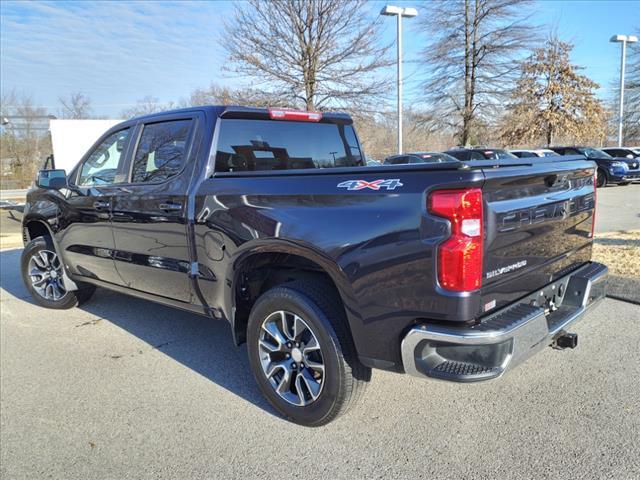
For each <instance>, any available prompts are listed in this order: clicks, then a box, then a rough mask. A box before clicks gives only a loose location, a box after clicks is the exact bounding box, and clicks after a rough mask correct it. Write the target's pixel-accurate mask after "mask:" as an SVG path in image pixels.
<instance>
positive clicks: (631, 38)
mask: <svg viewBox="0 0 640 480" xmlns="http://www.w3.org/2000/svg"><path fill="white" fill-rule="evenodd" d="M609 41H610V42H613V43H621V44H622V54H621V57H620V107H619V110H618V146H619V147H621V146H622V123H623V119H624V64H625V57H626V54H627V43H636V42H637V41H638V37H636V36H635V35H614V36H613V37H611V38H610V39H609Z"/></svg>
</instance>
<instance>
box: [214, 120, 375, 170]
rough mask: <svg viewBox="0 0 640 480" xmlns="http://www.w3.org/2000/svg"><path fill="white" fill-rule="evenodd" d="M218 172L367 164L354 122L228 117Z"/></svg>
mask: <svg viewBox="0 0 640 480" xmlns="http://www.w3.org/2000/svg"><path fill="white" fill-rule="evenodd" d="M220 122H221V124H220V132H219V136H218V146H217V152H216V172H247V171H249V172H257V171H268V170H291V169H310V168H334V167H356V166H364V162H363V160H362V155H361V152H360V147H359V145H358V141H357V139H356V135H355V132H354V131H353V127H352V126H351V125H335V124H332V123H307V122H287V121H274V120H246V119H224V120H221V121H220Z"/></svg>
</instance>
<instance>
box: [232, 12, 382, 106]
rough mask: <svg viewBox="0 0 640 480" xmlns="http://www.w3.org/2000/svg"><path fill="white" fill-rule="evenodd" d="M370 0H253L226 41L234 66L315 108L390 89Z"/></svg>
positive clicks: (290, 98) (263, 85)
mask: <svg viewBox="0 0 640 480" xmlns="http://www.w3.org/2000/svg"><path fill="white" fill-rule="evenodd" d="M367 10H369V8H368V7H367V6H366V2H365V0H271V1H264V0H249V1H248V2H246V3H243V4H238V7H237V10H236V13H235V16H234V19H233V20H232V21H231V22H230V23H229V24H227V25H226V28H225V36H224V40H223V45H224V48H225V50H226V51H227V54H228V57H229V61H230V67H229V69H230V70H231V71H232V72H235V73H236V74H238V75H241V76H247V77H249V78H250V79H251V81H252V83H253V85H257V86H260V88H261V89H264V90H266V91H268V92H271V93H273V94H275V95H278V96H280V97H282V98H283V99H286V100H287V101H288V102H289V103H290V104H291V105H301V106H304V107H305V108H306V109H307V110H313V109H326V108H330V107H331V108H335V107H344V106H346V105H353V104H362V103H363V102H366V101H368V100H370V99H371V98H372V96H375V95H377V94H380V93H383V92H384V90H385V86H386V83H385V82H384V81H383V80H381V79H380V78H378V76H377V75H376V74H377V73H378V70H379V69H380V68H381V67H384V66H386V65H389V64H390V61H389V59H388V58H387V55H386V54H387V50H388V46H383V45H382V43H381V40H380V37H379V33H378V32H379V29H380V28H379V27H380V21H379V18H378V19H376V20H371V19H370V18H369V16H368V12H367Z"/></svg>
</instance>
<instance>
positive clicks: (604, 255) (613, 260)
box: [593, 230, 640, 277]
mask: <svg viewBox="0 0 640 480" xmlns="http://www.w3.org/2000/svg"><path fill="white" fill-rule="evenodd" d="M593 260H595V261H596V262H600V263H604V264H605V265H606V266H608V267H609V272H610V273H612V274H613V275H622V276H624V277H640V230H630V231H620V232H607V233H600V234H596V238H595V239H594V242H593Z"/></svg>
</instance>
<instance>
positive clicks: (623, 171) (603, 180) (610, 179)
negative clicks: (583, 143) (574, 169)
mask: <svg viewBox="0 0 640 480" xmlns="http://www.w3.org/2000/svg"><path fill="white" fill-rule="evenodd" d="M551 150H553V151H554V152H556V153H559V154H560V155H583V156H585V157H587V158H588V159H589V160H593V161H594V162H596V163H597V164H598V172H597V176H598V188H600V187H605V186H606V185H607V184H608V183H617V184H619V185H629V183H631V182H632V181H634V180H640V168H639V166H638V163H639V162H638V160H632V159H629V158H626V157H612V156H611V155H609V154H608V153H606V152H604V151H602V150H600V149H597V148H592V147H576V146H572V147H551Z"/></svg>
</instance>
